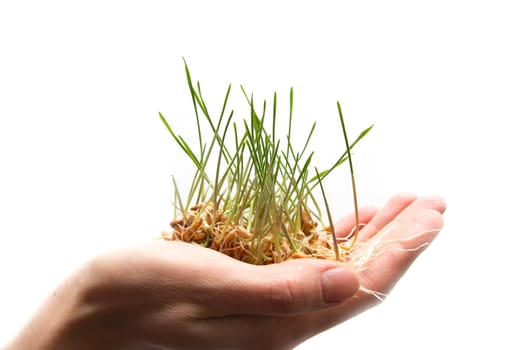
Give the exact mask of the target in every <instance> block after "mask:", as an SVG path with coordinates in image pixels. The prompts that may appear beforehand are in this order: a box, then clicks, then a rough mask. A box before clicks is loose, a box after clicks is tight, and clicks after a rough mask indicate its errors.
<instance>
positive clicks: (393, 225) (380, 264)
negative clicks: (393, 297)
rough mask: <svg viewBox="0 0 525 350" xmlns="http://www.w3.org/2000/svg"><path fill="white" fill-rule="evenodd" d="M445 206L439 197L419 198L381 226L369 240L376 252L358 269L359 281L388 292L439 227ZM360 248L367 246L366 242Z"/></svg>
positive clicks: (378, 290) (429, 241)
mask: <svg viewBox="0 0 525 350" xmlns="http://www.w3.org/2000/svg"><path fill="white" fill-rule="evenodd" d="M398 207H399V206H398ZM445 209H446V204H445V201H444V200H443V199H441V198H440V197H436V196H427V197H421V198H418V199H416V200H414V201H413V202H412V203H410V205H408V206H406V207H405V209H404V210H402V211H401V212H400V213H398V214H397V215H396V217H395V218H393V219H392V221H391V222H390V223H388V225H383V231H382V232H380V233H379V234H378V235H377V239H376V238H374V240H371V241H370V244H374V245H377V246H376V247H374V249H376V251H377V254H375V255H374V256H373V257H372V258H371V259H370V260H369V261H368V262H367V263H366V268H365V269H362V271H360V273H359V278H360V280H361V283H362V284H363V285H364V286H365V287H366V288H368V289H370V290H373V291H376V292H380V293H387V292H388V291H389V290H390V289H391V288H392V287H393V286H394V285H395V283H396V282H397V281H398V280H399V279H400V278H401V276H402V275H403V274H404V272H405V271H406V270H407V269H408V267H409V266H410V265H411V264H412V262H413V261H414V260H415V259H416V258H417V256H418V255H419V254H421V252H422V251H423V250H424V248H425V247H426V246H427V245H428V244H430V243H431V242H432V240H433V239H434V238H435V237H436V235H437V234H438V232H439V231H440V230H441V228H442V226H443V215H442V214H443V213H444V211H445ZM392 212H394V210H392ZM363 249H368V247H367V244H364V245H363ZM356 253H357V254H359V251H357V252H356Z"/></svg>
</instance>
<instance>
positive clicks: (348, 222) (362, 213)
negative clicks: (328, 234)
mask: <svg viewBox="0 0 525 350" xmlns="http://www.w3.org/2000/svg"><path fill="white" fill-rule="evenodd" d="M376 213H377V208H376V207H363V208H360V209H359V224H361V225H362V224H365V225H366V224H367V223H368V222H369V221H370V220H371V219H372V218H373V217H374V215H376ZM355 219H356V217H355V213H352V214H350V215H347V216H346V217H344V218H342V219H341V220H339V221H338V222H337V223H336V224H335V232H336V234H337V237H346V236H348V235H349V234H351V233H352V232H353V230H354V228H355V226H356V223H355Z"/></svg>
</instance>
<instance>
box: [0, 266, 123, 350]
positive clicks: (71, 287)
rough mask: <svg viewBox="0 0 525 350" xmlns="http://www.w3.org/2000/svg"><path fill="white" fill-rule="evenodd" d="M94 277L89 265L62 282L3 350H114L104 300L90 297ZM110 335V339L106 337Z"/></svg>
mask: <svg viewBox="0 0 525 350" xmlns="http://www.w3.org/2000/svg"><path fill="white" fill-rule="evenodd" d="M98 284H99V283H98V278H97V276H96V272H95V271H94V270H93V264H92V263H91V264H88V265H86V266H84V267H83V268H82V269H81V270H80V271H78V272H77V273H75V274H74V275H72V276H71V277H70V278H68V279H67V280H65V281H64V282H63V283H62V284H61V285H60V286H59V287H58V288H57V289H56V290H55V291H54V292H53V293H52V294H51V295H50V296H49V297H48V298H47V299H46V300H45V302H44V303H43V305H42V306H41V307H40V309H39V310H38V311H37V312H36V314H35V316H34V317H33V318H32V320H31V321H30V322H29V323H28V324H27V325H26V326H25V327H24V328H23V329H22V330H21V332H20V333H19V334H18V336H17V337H16V338H15V339H14V340H13V341H12V343H10V344H8V346H7V347H6V348H5V349H4V350H15V349H39V350H48V349H50V350H51V349H53V350H61V349H76V350H82V349H86V350H87V349H117V348H119V346H118V344H116V343H115V342H116V341H117V340H118V339H115V338H116V337H115V336H114V335H115V334H119V333H115V331H114V330H112V329H111V327H112V326H113V327H114V325H111V324H108V323H111V321H110V320H111V315H109V314H108V309H107V306H106V305H104V301H105V300H98V299H97V298H96V297H93V295H97V293H94V291H95V290H97V288H98V287H97V286H98ZM110 333H111V334H112V335H113V337H109V336H106V335H107V334H110Z"/></svg>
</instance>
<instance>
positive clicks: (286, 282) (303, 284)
mask: <svg viewBox="0 0 525 350" xmlns="http://www.w3.org/2000/svg"><path fill="white" fill-rule="evenodd" d="M247 268H248V270H249V271H247V274H245V275H244V276H243V280H242V281H237V282H236V283H234V285H235V288H236V289H237V293H236V294H237V295H236V298H234V300H232V301H233V303H232V304H234V305H229V306H228V308H229V311H230V312H229V313H230V314H231V313H232V311H233V310H235V311H234V312H236V313H237V314H251V315H294V314H300V313H305V312H311V311H315V310H320V309H323V308H327V307H331V306H334V305H336V304H338V303H341V302H343V301H345V300H346V299H348V298H350V297H351V296H352V295H354V294H355V293H356V291H357V290H358V289H359V281H358V279H357V277H356V275H355V273H354V272H353V271H352V270H351V269H350V268H349V267H348V266H347V265H345V264H343V263H339V262H334V261H326V260H314V259H297V260H290V261H286V262H283V263H279V264H272V265H266V266H251V265H250V266H247ZM236 276H239V275H238V274H236ZM241 291H242V293H240V292H241ZM239 294H240V295H239ZM237 296H238V297H237ZM232 299H233V298H232Z"/></svg>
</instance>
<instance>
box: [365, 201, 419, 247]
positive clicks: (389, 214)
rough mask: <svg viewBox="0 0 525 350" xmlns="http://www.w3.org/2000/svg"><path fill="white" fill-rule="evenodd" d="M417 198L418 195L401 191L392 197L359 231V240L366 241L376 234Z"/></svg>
mask: <svg viewBox="0 0 525 350" xmlns="http://www.w3.org/2000/svg"><path fill="white" fill-rule="evenodd" d="M416 198H417V196H416V195H415V194H412V193H400V194H397V195H395V196H394V197H392V198H391V199H390V200H389V201H388V202H387V203H386V204H385V206H384V207H383V208H381V209H380V210H379V211H378V212H377V214H376V215H375V216H374V217H373V218H372V219H371V220H370V222H368V224H367V225H366V226H365V227H364V228H363V229H362V230H361V231H360V232H359V237H358V241H360V242H362V241H366V240H368V239H369V238H370V237H372V236H374V235H375V234H376V233H378V232H379V231H380V230H382V229H383V228H384V227H385V226H386V225H387V224H388V223H390V222H391V221H392V220H394V219H395V218H396V216H397V215H398V214H399V213H401V212H402V211H403V210H404V209H405V208H406V207H408V206H409V205H410V204H412V202H414V201H415V200H416Z"/></svg>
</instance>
